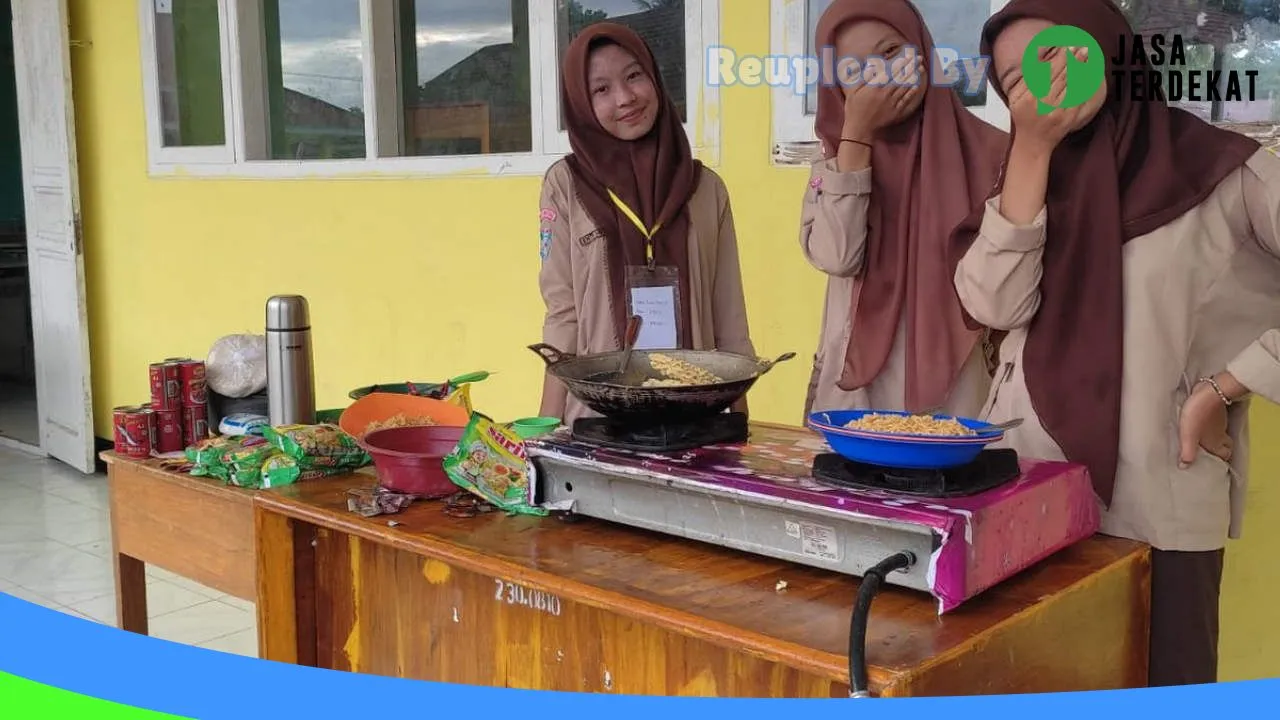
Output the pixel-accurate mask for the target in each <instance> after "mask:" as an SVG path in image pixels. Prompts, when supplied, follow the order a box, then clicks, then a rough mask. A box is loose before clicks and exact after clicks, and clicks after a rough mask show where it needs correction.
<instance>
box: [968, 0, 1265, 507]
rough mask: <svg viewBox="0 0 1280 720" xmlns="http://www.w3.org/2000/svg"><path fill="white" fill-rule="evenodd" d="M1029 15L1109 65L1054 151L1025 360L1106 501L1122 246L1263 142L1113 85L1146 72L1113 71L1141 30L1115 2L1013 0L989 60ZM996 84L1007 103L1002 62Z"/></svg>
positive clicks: (1035, 399)
mask: <svg viewBox="0 0 1280 720" xmlns="http://www.w3.org/2000/svg"><path fill="white" fill-rule="evenodd" d="M1023 18H1040V19H1044V20H1048V21H1050V22H1053V23H1056V24H1060V25H1074V26H1076V27H1079V28H1081V29H1082V30H1085V31H1086V32H1088V33H1089V34H1090V35H1092V36H1093V38H1094V39H1095V40H1097V41H1098V44H1099V46H1100V47H1101V49H1102V54H1103V56H1104V57H1105V58H1106V62H1107V68H1106V69H1107V73H1106V77H1107V82H1108V83H1109V85H1108V88H1107V100H1106V104H1105V105H1104V106H1103V107H1102V109H1101V110H1100V111H1099V112H1098V114H1097V116H1096V117H1095V118H1094V120H1093V122H1091V123H1090V124H1089V125H1088V126H1086V127H1084V128H1082V129H1081V130H1079V131H1077V132H1076V133H1073V134H1072V135H1070V136H1068V137H1067V138H1066V140H1064V141H1063V143H1062V144H1060V145H1059V146H1058V148H1057V150H1056V151H1055V152H1054V155H1053V160H1052V165H1051V170H1050V173H1049V185H1048V193H1047V197H1046V202H1045V204H1046V208H1047V210H1046V213H1047V227H1048V231H1049V237H1048V241H1047V242H1046V243H1045V248H1044V256H1043V260H1042V264H1043V268H1044V275H1043V277H1042V279H1041V281H1040V294H1041V304H1040V309H1039V311H1038V312H1037V313H1036V316H1035V318H1034V319H1033V320H1032V322H1031V325H1030V326H1029V328H1028V334H1027V344H1026V347H1025V349H1024V351H1023V360H1022V362H1023V366H1024V372H1025V375H1026V379H1027V392H1028V394H1029V395H1030V397H1031V401H1032V404H1033V406H1034V407H1035V411H1036V415H1037V416H1038V417H1039V418H1040V421H1041V422H1042V424H1043V425H1044V427H1045V430H1046V431H1047V432H1048V433H1049V435H1050V436H1051V437H1052V438H1053V439H1054V441H1055V442H1057V444H1058V446H1059V447H1060V448H1061V449H1062V451H1063V453H1064V454H1065V455H1066V457H1067V458H1068V459H1070V460H1072V461H1075V462H1079V463H1082V464H1084V465H1086V466H1087V467H1088V468H1089V472H1090V474H1091V475H1092V477H1093V485H1094V489H1095V490H1096V492H1097V493H1098V496H1099V498H1100V499H1101V500H1102V501H1103V502H1104V503H1107V504H1108V505H1109V504H1110V503H1111V495H1112V490H1113V488H1114V487H1115V475H1116V465H1117V463H1118V461H1119V443H1120V379H1121V368H1122V362H1123V347H1124V325H1123V323H1124V315H1123V313H1124V304H1123V284H1122V283H1123V275H1122V266H1121V260H1122V250H1121V246H1122V245H1123V244H1124V243H1125V242H1127V241H1129V240H1131V239H1133V238H1135V237H1139V236H1141V235H1145V234H1147V233H1149V232H1151V231H1153V230H1156V229H1157V228H1160V227H1162V226H1164V225H1166V224H1168V223H1169V222H1171V221H1173V220H1175V219H1176V218H1178V217H1179V216H1181V215H1183V214H1184V213H1186V212H1187V211H1188V210H1191V209H1192V208H1194V207H1195V206H1197V205H1199V204H1200V203H1201V202H1203V201H1204V200H1205V198H1206V197H1208V195H1209V194H1210V193H1211V192H1213V190H1214V188H1215V187H1217V185H1218V183H1220V182H1221V181H1222V180H1223V179H1224V178H1226V176H1227V175H1228V174H1229V173H1231V172H1232V171H1233V170H1235V169H1237V168H1239V167H1240V166H1241V165H1243V164H1244V162H1245V161H1246V160H1247V159H1248V158H1249V157H1250V156H1251V155H1252V154H1253V153H1254V152H1255V151H1256V150H1257V149H1258V147H1259V146H1258V144H1257V143H1256V142H1254V141H1253V140H1250V139H1249V138H1247V137H1245V136H1243V135H1239V134H1236V133H1233V132H1230V131H1228V130H1223V129H1221V128H1216V127H1214V126H1212V125H1210V124H1208V123H1206V122H1204V121H1202V120H1200V119H1199V118H1197V117H1195V116H1194V115H1191V114H1190V113H1188V112H1185V111H1183V110H1179V109H1175V108H1170V107H1169V106H1168V104H1166V103H1165V102H1164V100H1163V99H1161V100H1150V101H1146V102H1139V101H1135V100H1133V99H1132V98H1133V95H1132V92H1131V86H1130V85H1129V84H1128V82H1127V77H1128V75H1127V74H1126V75H1125V78H1126V80H1124V81H1121V83H1120V86H1119V87H1118V88H1117V85H1116V83H1117V81H1116V79H1115V77H1114V76H1113V75H1112V72H1113V71H1116V70H1120V71H1128V70H1131V69H1132V70H1136V69H1143V70H1145V69H1147V65H1146V63H1145V62H1144V63H1143V64H1142V66H1141V68H1139V67H1138V66H1129V65H1125V66H1120V67H1116V66H1114V65H1113V63H1112V58H1113V57H1114V56H1115V55H1116V54H1117V53H1118V51H1119V43H1120V38H1121V37H1128V38H1130V40H1131V39H1132V32H1133V31H1132V29H1131V28H1130V27H1129V23H1128V21H1127V20H1126V19H1125V17H1124V15H1123V14H1121V12H1120V10H1119V9H1117V8H1116V6H1115V5H1114V4H1112V2H1110V0H1072V1H1071V2H1062V0H1012V2H1010V3H1009V4H1008V5H1007V6H1005V8H1004V9H1003V10H1002V11H1000V12H999V13H996V14H995V15H994V16H992V17H991V19H990V20H988V21H987V24H986V27H985V28H983V34H982V54H983V55H984V56H986V57H991V47H992V45H993V43H994V41H995V39H996V37H997V36H998V35H999V34H1000V31H1001V30H1003V29H1004V28H1005V27H1006V26H1008V24H1009V23H1010V22H1012V21H1014V20H1019V19H1023ZM1130 45H1132V42H1127V44H1126V47H1129V46H1130ZM1126 60H1127V58H1126ZM989 77H990V81H991V85H992V87H993V88H995V90H996V92H998V93H1000V97H1001V98H1002V99H1005V100H1006V102H1007V98H1005V94H1004V89H1003V88H1001V87H1000V82H999V78H998V77H997V72H996V69H995V65H994V64H992V65H991V66H990V68H989ZM1015 132H1016V130H1015ZM980 226H981V215H980V214H975V215H974V216H973V217H972V218H970V220H969V221H968V222H966V223H965V224H964V225H963V226H962V227H961V228H959V229H958V230H957V240H958V241H960V242H959V245H960V247H961V248H963V246H964V245H966V244H967V243H968V242H970V241H972V239H973V237H974V236H975V234H976V232H977V229H978V228H979V227H980ZM958 259H959V258H956V260H957V262H958Z"/></svg>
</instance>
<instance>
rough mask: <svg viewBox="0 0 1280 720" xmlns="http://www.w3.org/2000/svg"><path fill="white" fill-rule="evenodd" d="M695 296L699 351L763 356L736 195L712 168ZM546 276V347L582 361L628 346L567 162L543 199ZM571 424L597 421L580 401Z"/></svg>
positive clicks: (698, 230)
mask: <svg viewBox="0 0 1280 720" xmlns="http://www.w3.org/2000/svg"><path fill="white" fill-rule="evenodd" d="M688 208H689V213H690V218H689V219H690V222H689V285H690V287H688V288H680V292H682V293H689V298H690V301H691V308H692V313H691V314H692V316H693V320H692V328H691V330H692V333H691V334H692V337H693V344H694V349H695V350H721V351H724V352H732V353H740V354H743V355H747V356H749V357H755V356H756V354H755V347H754V346H753V345H752V342H751V334H750V330H749V328H748V325H747V308H746V299H745V297H744V294H743V289H742V272H741V268H740V267H739V264H738V239H737V234H736V233H735V231H734V225H733V213H732V210H731V209H730V206H729V193H728V190H727V189H726V188H725V185H724V181H723V180H721V179H720V176H719V175H717V174H716V173H715V172H713V171H712V170H711V169H710V168H707V167H704V168H703V169H702V175H701V179H700V180H699V183H698V187H697V189H695V190H694V193H693V196H692V197H691V198H690V200H689V205H688ZM540 218H541V233H542V234H541V255H542V269H541V271H540V272H539V275H538V284H539V287H540V288H541V291H542V299H543V301H544V303H545V304H546V315H545V317H544V320H543V325H542V341H543V342H544V343H547V344H549V345H552V346H554V347H555V348H557V349H559V350H561V351H564V352H568V353H574V354H577V355H586V354H591V353H603V352H611V351H614V350H618V349H620V348H621V347H622V342H621V339H620V338H619V337H618V335H617V332H616V331H615V328H614V324H613V310H612V302H613V299H612V297H613V296H612V294H611V292H610V285H609V272H608V267H607V265H606V262H607V260H606V255H605V243H606V242H610V240H608V239H607V238H605V237H604V235H603V234H601V233H600V231H599V229H598V227H597V226H596V223H595V221H593V220H592V219H591V216H590V215H589V214H588V213H587V211H586V208H584V207H583V205H582V203H581V202H580V201H579V200H578V197H577V194H576V193H575V192H574V179H573V175H572V173H571V171H570V170H569V166H568V164H567V163H566V162H565V161H564V160H560V161H558V162H556V164H554V165H552V166H551V168H550V169H549V170H548V171H547V173H546V176H545V177H544V178H543V183H542V199H541V209H540ZM565 415H566V417H565V418H564V420H565V421H566V422H572V421H573V420H574V419H576V418H578V417H585V416H590V415H594V413H592V412H590V411H589V410H588V409H587V408H586V407H585V406H583V405H582V404H581V403H580V402H578V400H577V399H576V398H574V397H573V396H572V395H570V396H569V398H568V400H567V403H566V406H565Z"/></svg>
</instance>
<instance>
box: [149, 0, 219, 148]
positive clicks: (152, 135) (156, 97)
mask: <svg viewBox="0 0 1280 720" xmlns="http://www.w3.org/2000/svg"><path fill="white" fill-rule="evenodd" d="M157 4H159V0H139V2H138V12H139V13H140V18H139V20H140V22H141V24H142V36H141V41H142V89H143V93H144V104H145V106H146V127H147V152H148V157H149V158H150V159H151V162H152V164H153V166H154V165H155V164H164V165H174V166H200V165H210V164H214V165H216V164H222V165H225V164H228V163H232V162H234V161H235V150H234V148H235V145H234V142H235V140H234V138H235V131H236V130H235V122H234V119H235V117H236V115H237V113H236V111H235V107H234V106H233V104H232V86H233V85H234V82H233V79H232V72H233V70H232V63H231V45H230V42H229V41H230V39H231V23H230V19H231V17H230V8H229V7H228V5H227V0H218V37H219V40H220V50H221V56H220V57H221V60H222V119H223V137H224V138H225V139H226V141H225V142H224V143H223V144H222V145H199V146H189V147H188V146H173V147H170V146H166V145H165V144H164V133H163V131H162V128H161V112H160V64H159V63H160V58H159V53H158V52H157V50H156V22H155V20H156V18H155V9H156V5H157Z"/></svg>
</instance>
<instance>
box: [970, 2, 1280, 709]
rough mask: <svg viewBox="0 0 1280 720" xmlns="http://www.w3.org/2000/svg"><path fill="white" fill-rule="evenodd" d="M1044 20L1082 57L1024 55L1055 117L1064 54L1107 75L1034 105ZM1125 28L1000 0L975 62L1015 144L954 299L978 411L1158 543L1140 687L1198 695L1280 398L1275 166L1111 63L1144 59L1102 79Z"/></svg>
mask: <svg viewBox="0 0 1280 720" xmlns="http://www.w3.org/2000/svg"><path fill="white" fill-rule="evenodd" d="M1053 24H1061V25H1071V26H1075V27H1077V28H1080V29H1082V30H1084V31H1085V32H1087V33H1088V34H1089V35H1091V36H1092V38H1093V39H1094V41H1095V42H1096V43H1097V44H1096V45H1094V46H1093V49H1092V50H1090V49H1089V48H1088V47H1080V48H1072V49H1061V48H1041V49H1040V50H1039V51H1038V52H1039V53H1040V60H1041V62H1042V63H1048V64H1049V65H1050V67H1051V68H1052V73H1053V75H1052V81H1051V85H1050V95H1049V97H1048V98H1047V102H1048V103H1049V104H1050V105H1052V106H1054V107H1055V108H1057V107H1058V105H1059V104H1060V103H1061V100H1062V98H1063V97H1064V93H1065V89H1066V76H1067V75H1066V68H1067V61H1066V53H1067V52H1071V53H1074V54H1075V57H1076V60H1077V61H1078V63H1073V64H1076V69H1073V70H1072V71H1071V78H1072V79H1071V82H1072V83H1077V82H1082V80H1083V78H1084V77H1085V76H1084V75H1083V74H1077V72H1076V70H1078V69H1080V64H1081V63H1087V62H1089V61H1094V60H1096V61H1097V62H1105V63H1106V67H1105V71H1106V72H1105V73H1104V74H1103V82H1102V84H1101V85H1100V86H1099V87H1098V89H1097V92H1096V93H1095V94H1094V95H1093V96H1092V97H1091V99H1089V100H1087V101H1086V102H1085V103H1084V104H1083V105H1078V106H1075V107H1069V108H1058V109H1054V110H1052V111H1051V112H1048V113H1047V114H1040V113H1039V112H1038V110H1037V100H1036V98H1035V97H1034V96H1032V94H1031V93H1030V92H1029V91H1028V89H1027V83H1026V82H1025V81H1024V79H1023V76H1022V66H1023V65H1024V60H1023V56H1024V52H1025V50H1026V49H1027V48H1028V47H1029V45H1030V44H1031V42H1032V39H1033V38H1034V37H1035V36H1036V35H1037V34H1038V33H1039V32H1040V31H1042V30H1044V29H1045V28H1048V27H1049V26H1050V25H1053ZM1126 35H1132V30H1131V29H1130V27H1129V25H1128V23H1127V21H1126V20H1125V18H1124V16H1123V15H1122V14H1121V12H1120V10H1118V9H1117V8H1116V6H1115V5H1114V4H1113V3H1112V2H1110V0H1072V2H1061V0H1013V1H1012V2H1010V3H1009V4H1008V5H1007V6H1006V7H1005V9H1004V10H1003V11H1001V12H999V13H997V14H996V15H994V16H993V17H992V18H991V19H990V20H989V21H988V22H987V25H986V28H985V29H984V32H983V40H982V54H983V56H986V57H991V56H992V49H993V48H994V58H993V60H994V62H993V64H992V66H991V69H990V77H991V83H992V85H993V86H994V87H995V89H996V92H998V93H1000V96H1001V98H1003V99H1005V101H1006V104H1008V106H1009V108H1010V114H1011V117H1012V120H1013V127H1014V131H1013V141H1012V143H1011V145H1010V148H1009V155H1008V160H1007V162H1008V169H1007V172H1006V175H1005V178H1004V182H1003V184H1002V188H1003V190H1002V194H1000V192H999V191H998V193H997V194H996V195H995V196H994V197H993V198H992V199H991V200H990V201H989V202H988V203H987V204H986V206H985V208H984V209H982V210H980V211H979V212H977V213H975V215H974V217H973V218H971V220H970V221H969V222H968V223H966V227H964V228H961V230H960V231H959V232H958V234H957V237H958V239H959V240H962V241H963V240H964V239H965V237H967V238H968V239H969V240H970V241H971V242H972V246H971V247H970V248H969V249H968V251H967V253H965V254H963V257H962V258H958V265H957V269H956V272H955V286H956V290H957V292H958V294H959V297H960V298H961V300H962V301H963V303H964V306H965V308H966V310H967V311H968V313H969V315H971V316H972V319H973V320H975V321H976V322H977V323H981V324H982V325H985V326H987V327H990V328H995V329H999V330H1006V331H1008V332H1009V334H1008V335H1007V336H1006V338H1005V339H1004V342H1003V343H1002V344H1001V347H1000V361H1001V363H1002V364H1001V366H1000V369H999V370H998V371H997V374H996V383H995V385H994V386H993V387H992V389H991V393H990V398H989V400H988V410H987V413H986V415H987V417H989V418H990V419H992V420H996V421H1000V420H1006V419H1010V418H1014V417H1020V418H1024V419H1025V420H1026V422H1024V423H1023V425H1022V426H1021V427H1020V428H1018V429H1016V430H1013V431H1011V432H1009V433H1008V435H1007V436H1006V441H1005V442H1006V443H1007V444H1009V445H1011V446H1012V447H1014V448H1016V449H1017V450H1018V451H1019V453H1021V454H1023V455H1025V456H1028V457H1036V458H1047V459H1051V460H1062V459H1070V460H1072V461H1076V462H1080V463H1083V464H1084V465H1086V466H1088V468H1089V471H1090V474H1091V475H1092V477H1093V482H1094V488H1095V489H1096V491H1097V494H1098V496H1099V499H1100V501H1101V503H1102V504H1103V506H1104V507H1105V508H1106V509H1105V511H1104V512H1103V520H1102V531H1103V532H1105V533H1107V534H1109V535H1118V536H1121V537H1126V538H1131V539H1135V540H1139V541H1143V542H1146V543H1149V544H1151V545H1152V546H1154V548H1155V550H1154V552H1153V556H1152V570H1151V572H1152V577H1151V646H1150V663H1151V664H1150V678H1149V681H1150V684H1152V685H1174V684H1190V683H1205V682H1213V681H1214V680H1215V679H1216V677H1217V643H1218V594H1219V587H1220V583H1221V579H1222V558H1223V546H1224V545H1225V543H1226V539H1227V537H1228V536H1230V537H1238V536H1239V532H1240V521H1241V517H1242V515H1243V511H1244V500H1245V479H1244V477H1245V476H1244V473H1245V469H1246V465H1247V460H1246V457H1245V452H1244V450H1245V448H1244V441H1245V438H1246V431H1245V425H1246V423H1247V421H1248V403H1247V402H1246V396H1247V395H1248V394H1249V393H1250V392H1254V393H1258V394H1260V395H1263V396H1264V397H1267V398H1269V399H1271V400H1273V401H1280V330H1276V329H1274V328H1276V327H1277V326H1280V159H1278V158H1276V157H1274V156H1273V155H1271V154H1270V153H1269V152H1267V151H1265V150H1262V149H1261V148H1259V146H1258V144H1257V143H1256V142H1254V141H1253V140H1251V139H1249V138H1247V137H1244V136H1243V135H1238V134H1236V133H1233V132H1230V131H1228V130H1225V129H1221V128H1216V127H1213V126H1212V125H1209V124H1208V123H1206V122H1204V121H1202V120H1200V119H1199V118H1197V117H1195V116H1193V115H1191V114H1190V113H1187V112H1184V111H1182V110H1179V109H1174V108H1170V107H1169V106H1168V104H1167V103H1165V102H1164V100H1162V99H1157V100H1139V99H1136V98H1135V93H1134V92H1132V91H1133V90H1134V89H1133V88H1131V87H1129V86H1127V85H1122V86H1120V87H1115V86H1114V85H1113V83H1114V82H1115V80H1114V78H1115V77H1117V76H1118V75H1113V72H1114V71H1121V72H1122V73H1124V75H1123V76H1124V77H1130V76H1131V75H1130V74H1129V73H1127V72H1125V71H1128V70H1140V71H1143V72H1142V73H1141V77H1147V76H1148V73H1147V72H1146V71H1148V70H1149V68H1148V67H1146V63H1145V62H1143V63H1142V66H1141V67H1135V68H1127V67H1112V66H1111V65H1112V63H1111V60H1110V58H1112V57H1113V56H1114V55H1116V49H1117V45H1118V44H1119V42H1120V38H1122V37H1124V36H1126ZM1082 44H1083V43H1082ZM1098 50H1100V51H1101V56H1102V57H1101V58H1097V57H1096V56H1094V57H1091V54H1092V53H1093V52H1097V51H1098ZM959 244H960V246H961V247H963V245H964V243H963V242H961V243H959ZM1201 449H1203V450H1207V452H1202V451H1201Z"/></svg>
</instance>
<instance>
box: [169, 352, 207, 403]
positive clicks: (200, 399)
mask: <svg viewBox="0 0 1280 720" xmlns="http://www.w3.org/2000/svg"><path fill="white" fill-rule="evenodd" d="M176 364H177V365H178V377H179V379H180V380H181V386H180V387H181V391H180V393H179V394H180V395H181V396H182V407H184V408H187V407H197V406H204V405H206V404H207V403H208V402H209V396H208V393H207V391H206V390H205V382H204V375H205V368H204V363H203V362H202V361H200V360H181V361H176Z"/></svg>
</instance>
